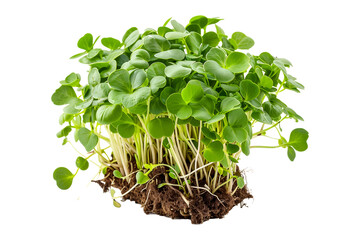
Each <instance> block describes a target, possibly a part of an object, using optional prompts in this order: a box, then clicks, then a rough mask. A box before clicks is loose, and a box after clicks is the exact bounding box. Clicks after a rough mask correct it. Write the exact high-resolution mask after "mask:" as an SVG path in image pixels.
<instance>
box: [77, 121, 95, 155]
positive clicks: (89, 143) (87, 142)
mask: <svg viewBox="0 0 360 240" xmlns="http://www.w3.org/2000/svg"><path fill="white" fill-rule="evenodd" d="M78 137H79V141H80V143H81V144H82V145H83V146H84V147H85V149H86V151H88V152H90V151H91V150H93V149H94V147H95V146H96V144H97V143H98V140H99V138H98V136H96V135H95V134H94V133H93V132H91V131H90V130H89V129H87V128H84V127H82V128H80V129H79V131H78Z"/></svg>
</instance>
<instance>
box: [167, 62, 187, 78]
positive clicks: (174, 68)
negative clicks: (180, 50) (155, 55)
mask: <svg viewBox="0 0 360 240" xmlns="http://www.w3.org/2000/svg"><path fill="white" fill-rule="evenodd" d="M190 73H191V69H190V68H186V67H182V66H180V65H170V66H167V67H166V68H165V75H166V76H167V77H169V78H173V79H175V78H183V77H187V76H188V75H189V74H190Z"/></svg>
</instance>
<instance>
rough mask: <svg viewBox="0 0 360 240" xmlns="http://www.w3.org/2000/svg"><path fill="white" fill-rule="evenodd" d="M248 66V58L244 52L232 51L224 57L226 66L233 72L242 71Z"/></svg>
mask: <svg viewBox="0 0 360 240" xmlns="http://www.w3.org/2000/svg"><path fill="white" fill-rule="evenodd" d="M249 66H250V59H249V57H248V56H246V55H245V54H244V53H240V52H232V53H230V55H229V56H228V57H227V59H226V68H227V69H229V70H230V71H231V72H233V73H242V72H246V70H247V69H248V68H249Z"/></svg>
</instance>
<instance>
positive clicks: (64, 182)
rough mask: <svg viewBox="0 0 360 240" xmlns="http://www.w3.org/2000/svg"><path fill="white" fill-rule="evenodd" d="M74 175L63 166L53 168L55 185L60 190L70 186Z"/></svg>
mask: <svg viewBox="0 0 360 240" xmlns="http://www.w3.org/2000/svg"><path fill="white" fill-rule="evenodd" d="M74 176H75V175H74V174H72V173H71V172H70V171H69V170H68V169H67V168H64V167H59V168H57V169H55V171H54V173H53V178H54V180H55V181H56V185H57V186H58V187H59V188H60V189H62V190H66V189H69V188H70V187H71V184H72V181H73V178H74Z"/></svg>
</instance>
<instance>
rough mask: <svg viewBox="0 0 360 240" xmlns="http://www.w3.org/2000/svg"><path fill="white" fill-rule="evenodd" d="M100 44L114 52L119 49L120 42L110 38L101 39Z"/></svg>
mask: <svg viewBox="0 0 360 240" xmlns="http://www.w3.org/2000/svg"><path fill="white" fill-rule="evenodd" d="M101 44H102V45H104V46H105V47H107V48H109V49H111V50H116V49H118V48H120V47H121V42H120V41H119V40H117V39H115V38H112V37H108V38H103V39H101Z"/></svg>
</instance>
